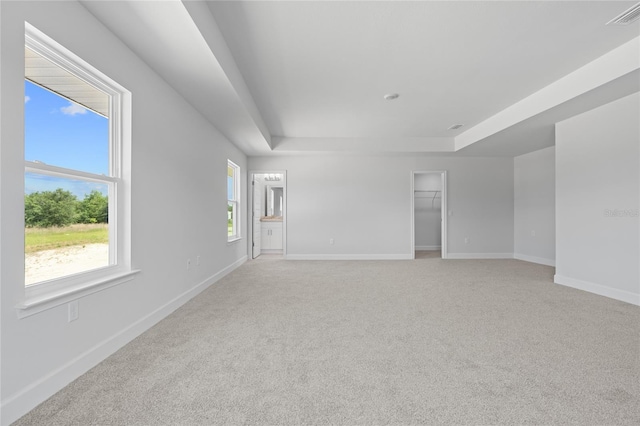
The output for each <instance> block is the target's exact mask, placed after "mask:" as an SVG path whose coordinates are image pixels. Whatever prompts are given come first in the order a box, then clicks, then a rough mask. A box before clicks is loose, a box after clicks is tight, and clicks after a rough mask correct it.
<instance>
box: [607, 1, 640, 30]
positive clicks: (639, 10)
mask: <svg viewBox="0 0 640 426" xmlns="http://www.w3.org/2000/svg"><path fill="white" fill-rule="evenodd" d="M638 19H640V3H638V4H636V5H635V6H631V8H630V9H627V10H625V11H624V12H622V13H621V14H620V15H618V16H616V17H615V18H613V19H612V20H610V21H609V22H607V25H629V24H630V23H632V22H635V21H637V20H638Z"/></svg>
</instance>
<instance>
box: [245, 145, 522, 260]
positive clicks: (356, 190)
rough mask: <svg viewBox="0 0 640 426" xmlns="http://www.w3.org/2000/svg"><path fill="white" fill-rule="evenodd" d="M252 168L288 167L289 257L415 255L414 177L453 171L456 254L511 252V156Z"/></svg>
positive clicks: (261, 161)
mask: <svg viewBox="0 0 640 426" xmlns="http://www.w3.org/2000/svg"><path fill="white" fill-rule="evenodd" d="M249 168H250V169H253V170H287V236H288V237H287V238H288V241H287V254H288V256H289V257H290V258H336V259H341V258H352V259H357V258H366V259H376V258H386V259H406V258H411V257H412V256H413V253H412V252H411V237H412V235H411V213H412V211H411V198H412V197H413V193H412V192H411V179H413V174H412V172H413V171H424V170H447V171H448V191H449V192H448V194H449V200H448V201H449V210H450V211H451V212H452V213H453V215H452V216H449V217H448V220H449V239H448V244H449V253H450V255H452V256H451V257H511V256H512V254H513V159H511V158H442V157H437V158H434V157H431V158H429V157H415V156H414V157H401V156H397V157H396V156H393V157H382V156H351V155H349V156H344V155H342V156H338V155H318V156H296V157H293V156H287V157H255V158H254V157H252V158H250V159H249ZM465 237H468V238H469V243H468V244H465V243H464V238H465ZM331 238H333V239H334V241H335V243H334V244H333V245H331V244H329V239H331Z"/></svg>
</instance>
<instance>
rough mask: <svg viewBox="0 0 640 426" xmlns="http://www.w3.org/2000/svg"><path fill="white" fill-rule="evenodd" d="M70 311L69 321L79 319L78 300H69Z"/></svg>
mask: <svg viewBox="0 0 640 426" xmlns="http://www.w3.org/2000/svg"><path fill="white" fill-rule="evenodd" d="M68 312H69V322H71V321H75V320H77V319H78V301H77V300H74V301H73V302H69V305H68Z"/></svg>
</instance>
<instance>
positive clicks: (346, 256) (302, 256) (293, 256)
mask: <svg viewBox="0 0 640 426" xmlns="http://www.w3.org/2000/svg"><path fill="white" fill-rule="evenodd" d="M286 259H287V260H411V259H413V253H411V254H287V255H286Z"/></svg>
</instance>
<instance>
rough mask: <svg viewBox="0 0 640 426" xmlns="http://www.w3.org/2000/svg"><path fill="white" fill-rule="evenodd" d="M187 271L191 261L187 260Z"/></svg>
mask: <svg viewBox="0 0 640 426" xmlns="http://www.w3.org/2000/svg"><path fill="white" fill-rule="evenodd" d="M187 269H191V259H187Z"/></svg>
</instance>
